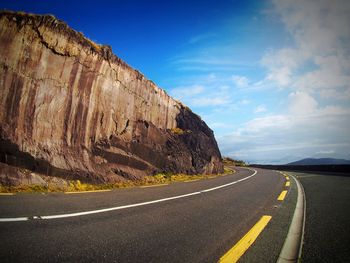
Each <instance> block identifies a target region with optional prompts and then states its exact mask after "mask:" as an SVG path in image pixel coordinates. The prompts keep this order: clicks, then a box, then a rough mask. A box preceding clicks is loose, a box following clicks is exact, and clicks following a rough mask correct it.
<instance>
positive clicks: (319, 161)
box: [287, 158, 350, 165]
mask: <svg viewBox="0 0 350 263" xmlns="http://www.w3.org/2000/svg"><path fill="white" fill-rule="evenodd" d="M332 164H350V160H344V159H334V158H306V159H302V160H299V161H296V162H291V163H288V164H287V165H332Z"/></svg>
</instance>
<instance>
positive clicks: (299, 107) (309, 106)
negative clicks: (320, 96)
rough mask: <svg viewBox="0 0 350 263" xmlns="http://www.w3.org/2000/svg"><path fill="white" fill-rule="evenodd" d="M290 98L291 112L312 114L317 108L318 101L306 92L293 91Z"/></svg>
mask: <svg viewBox="0 0 350 263" xmlns="http://www.w3.org/2000/svg"><path fill="white" fill-rule="evenodd" d="M289 98H290V105H289V110H290V113H291V114H295V115H310V114H312V113H314V112H315V111H316V109H317V105H318V103H317V101H316V100H315V99H314V98H313V97H311V96H310V95H309V94H308V93H306V92H302V91H296V92H293V93H291V94H290V95H289Z"/></svg>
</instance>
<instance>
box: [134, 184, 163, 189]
mask: <svg viewBox="0 0 350 263" xmlns="http://www.w3.org/2000/svg"><path fill="white" fill-rule="evenodd" d="M165 185H169V184H153V185H143V186H140V188H149V187H158V186H165Z"/></svg>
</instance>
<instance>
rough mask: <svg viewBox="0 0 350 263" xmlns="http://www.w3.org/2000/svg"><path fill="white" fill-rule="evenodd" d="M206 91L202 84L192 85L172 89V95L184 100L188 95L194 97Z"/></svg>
mask: <svg viewBox="0 0 350 263" xmlns="http://www.w3.org/2000/svg"><path fill="white" fill-rule="evenodd" d="M203 92H204V87H203V86H201V85H191V86H187V87H178V88H175V89H172V90H171V95H172V96H173V97H174V98H176V99H178V100H182V99H184V98H186V97H193V96H196V95H199V94H201V93H203Z"/></svg>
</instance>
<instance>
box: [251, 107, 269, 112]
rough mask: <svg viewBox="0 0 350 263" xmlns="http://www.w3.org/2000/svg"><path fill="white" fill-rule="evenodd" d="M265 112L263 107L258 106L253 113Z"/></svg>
mask: <svg viewBox="0 0 350 263" xmlns="http://www.w3.org/2000/svg"><path fill="white" fill-rule="evenodd" d="M265 111H267V109H266V107H265V105H259V106H258V107H256V108H255V110H254V113H262V112H265Z"/></svg>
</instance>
